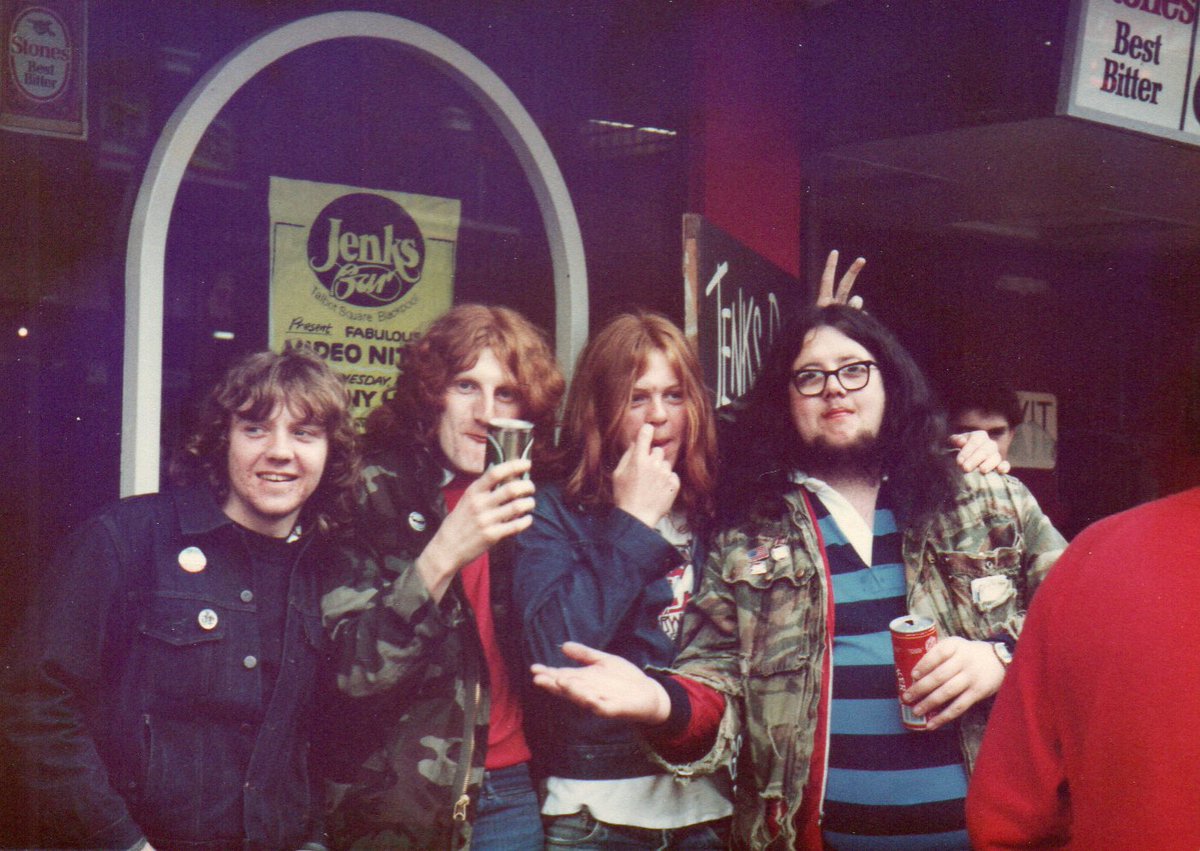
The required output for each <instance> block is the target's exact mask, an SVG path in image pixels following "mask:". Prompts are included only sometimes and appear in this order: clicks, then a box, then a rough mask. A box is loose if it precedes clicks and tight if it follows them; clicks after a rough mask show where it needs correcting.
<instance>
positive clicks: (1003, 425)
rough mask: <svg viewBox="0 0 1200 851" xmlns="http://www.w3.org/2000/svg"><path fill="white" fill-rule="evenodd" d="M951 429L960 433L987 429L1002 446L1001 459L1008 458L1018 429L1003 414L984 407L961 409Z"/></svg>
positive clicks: (991, 436)
mask: <svg viewBox="0 0 1200 851" xmlns="http://www.w3.org/2000/svg"><path fill="white" fill-rule="evenodd" d="M951 431H953V432H954V433H955V434H960V433H962V432H965V431H986V432H987V434H988V437H990V438H991V439H992V440H994V441H996V445H997V446H999V447H1000V457H1001V459H1003V460H1005V461H1007V460H1008V450H1009V447H1011V446H1012V442H1013V434H1014V433H1015V431H1016V429H1015V428H1014V427H1013V426H1012V424H1010V423H1009V421H1008V419H1007V418H1005V417H1004V415H1003V414H998V413H996V412H995V411H985V410H983V409H982V408H968V409H967V410H965V411H960V412H959V413H958V414H957V415H956V416H955V417H954V422H953V423H952V424H951Z"/></svg>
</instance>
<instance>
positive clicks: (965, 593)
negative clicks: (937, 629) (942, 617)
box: [935, 531, 1026, 640]
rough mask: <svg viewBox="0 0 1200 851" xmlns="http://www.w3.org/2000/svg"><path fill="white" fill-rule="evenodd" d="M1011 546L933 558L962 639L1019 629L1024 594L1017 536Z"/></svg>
mask: <svg viewBox="0 0 1200 851" xmlns="http://www.w3.org/2000/svg"><path fill="white" fill-rule="evenodd" d="M1009 537H1010V539H1012V541H1013V544H1012V546H1001V547H995V548H993V549H988V550H984V551H982V552H962V551H957V550H948V551H941V552H937V553H936V555H935V559H936V562H935V563H936V565H937V569H938V572H939V573H940V574H941V575H942V578H943V579H944V580H945V582H946V586H947V588H948V589H949V591H950V598H951V605H952V606H953V607H954V610H955V611H957V612H958V613H959V614H960V615H961V616H962V617H961V618H960V619H961V621H962V625H963V629H964V631H965V635H964V636H963V637H964V638H970V639H983V640H986V639H990V638H994V637H996V636H997V635H999V634H1001V633H1004V632H1009V631H1012V632H1014V634H1015V632H1016V631H1017V629H1018V628H1019V619H1020V616H1021V615H1023V614H1024V612H1025V598H1026V590H1025V587H1024V585H1025V583H1024V577H1023V576H1022V574H1021V551H1022V548H1023V542H1022V540H1021V535H1020V533H1018V532H1016V531H1013V532H1012V533H1011V534H1010V535H1009Z"/></svg>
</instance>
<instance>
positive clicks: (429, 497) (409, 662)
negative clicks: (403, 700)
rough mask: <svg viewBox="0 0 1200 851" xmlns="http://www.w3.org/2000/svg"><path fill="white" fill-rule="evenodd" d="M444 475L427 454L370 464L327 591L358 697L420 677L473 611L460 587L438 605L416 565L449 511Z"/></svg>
mask: <svg viewBox="0 0 1200 851" xmlns="http://www.w3.org/2000/svg"><path fill="white" fill-rule="evenodd" d="M426 468H428V469H426ZM441 476H442V474H441V471H440V470H438V469H436V468H435V466H434V465H432V462H431V460H430V459H428V457H427V455H426V456H425V457H422V456H421V455H411V454H406V456H405V457H404V458H400V457H399V453H397V452H394V451H387V452H383V453H376V454H374V455H372V456H370V457H369V458H368V463H367V464H366V466H365V467H364V470H363V487H362V488H361V490H360V493H359V505H358V513H357V516H356V518H355V524H354V527H353V531H352V532H351V534H350V535H347V536H345V537H344V538H343V539H342V540H341V541H340V542H339V543H338V545H337V546H336V548H335V556H334V560H333V563H332V564H331V565H330V570H329V571H328V573H327V577H326V583H325V591H324V593H323V595H322V598H321V616H322V621H323V623H324V626H325V629H326V632H327V633H328V634H329V636H330V639H331V642H332V647H333V649H332V659H333V667H334V671H335V673H336V675H337V683H338V688H339V689H340V690H341V691H343V692H344V693H346V694H348V695H351V696H354V697H361V696H365V695H371V694H376V693H379V692H382V691H386V690H389V689H393V688H396V687H397V686H401V687H403V686H405V685H406V684H411V683H414V682H416V681H418V680H420V679H421V678H422V677H423V676H424V673H425V669H426V667H427V665H428V664H429V663H430V660H431V659H432V658H436V657H437V655H438V654H437V653H436V652H435V651H436V649H437V648H438V647H439V646H440V645H441V644H442V642H443V641H444V639H445V637H446V633H447V632H448V631H449V630H452V629H455V628H456V627H458V626H459V625H461V624H462V622H463V620H464V618H465V617H467V615H466V613H465V612H464V610H463V607H462V605H461V603H460V600H459V598H458V595H457V594H455V593H447V594H446V595H445V596H444V597H443V598H442V600H441V602H440V603H438V602H435V601H434V600H433V598H432V597H431V596H430V594H429V591H428V589H427V588H426V587H425V583H424V581H423V580H422V579H421V577H420V575H419V574H418V573H417V571H416V569H415V563H416V559H417V557H418V556H419V555H420V554H421V552H422V550H424V549H425V546H426V544H428V543H429V540H430V539H431V538H432V537H433V533H434V532H435V531H436V530H437V528H438V525H439V524H440V523H441V521H442V519H443V518H444V517H445V514H446V507H445V502H444V500H443V498H442V494H441V490H440V479H441Z"/></svg>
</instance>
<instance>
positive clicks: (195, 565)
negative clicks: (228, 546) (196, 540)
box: [179, 547, 208, 573]
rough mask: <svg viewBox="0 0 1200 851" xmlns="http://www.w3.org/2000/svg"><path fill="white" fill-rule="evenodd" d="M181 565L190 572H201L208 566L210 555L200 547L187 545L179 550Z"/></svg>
mask: <svg viewBox="0 0 1200 851" xmlns="http://www.w3.org/2000/svg"><path fill="white" fill-rule="evenodd" d="M179 566H180V567H182V568H183V569H184V570H186V571H187V572H188V573H199V572H200V571H202V570H204V568H205V567H207V566H208V556H206V555H205V554H204V551H203V550H201V549H200V548H199V547H185V548H184V549H182V550H180V551H179Z"/></svg>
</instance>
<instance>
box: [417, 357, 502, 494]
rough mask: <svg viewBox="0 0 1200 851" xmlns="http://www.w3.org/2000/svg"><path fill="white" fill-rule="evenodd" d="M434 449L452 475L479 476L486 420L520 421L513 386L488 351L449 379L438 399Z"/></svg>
mask: <svg viewBox="0 0 1200 851" xmlns="http://www.w3.org/2000/svg"><path fill="white" fill-rule="evenodd" d="M442 401H443V404H444V407H443V409H442V416H441V418H440V419H439V420H438V427H437V439H438V446H439V447H440V448H441V450H442V454H443V455H445V456H446V460H447V461H449V462H450V465H451V466H452V467H453V468H454V470H455V471H456V472H459V473H467V474H469V475H476V476H477V475H479V474H480V473H482V472H483V465H484V461H485V458H486V454H487V429H488V425H487V424H488V420H490V419H492V418H494V417H520V416H521V414H522V411H521V405H520V394H519V393H518V392H517V382H516V379H515V378H514V377H513V375H512V373H511V372H509V371H508V370H507V369H506V368H505V367H504V366H503V365H502V364H501V363H500V361H499V359H498V358H497V357H496V355H495V353H494V352H493V351H492V350H491V349H484V350H483V351H481V352H480V353H479V358H478V360H476V361H475V365H474V366H472V367H471V368H470V369H467V370H464V371H462V372H460V373H458V374H457V375H455V376H454V377H453V378H452V379H450V385H449V386H448V387H447V388H446V391H445V393H444V394H443V396H442Z"/></svg>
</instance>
